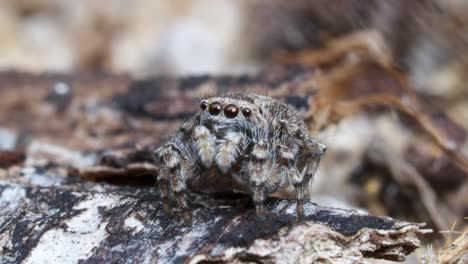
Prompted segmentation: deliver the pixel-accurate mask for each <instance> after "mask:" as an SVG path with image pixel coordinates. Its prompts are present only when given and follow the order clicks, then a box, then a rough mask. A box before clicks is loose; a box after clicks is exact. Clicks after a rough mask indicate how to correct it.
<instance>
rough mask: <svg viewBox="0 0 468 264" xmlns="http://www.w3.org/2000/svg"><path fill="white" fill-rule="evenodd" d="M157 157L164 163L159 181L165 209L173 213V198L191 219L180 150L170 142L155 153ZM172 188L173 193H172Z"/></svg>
mask: <svg viewBox="0 0 468 264" xmlns="http://www.w3.org/2000/svg"><path fill="white" fill-rule="evenodd" d="M155 156H156V159H157V160H158V161H159V163H160V164H161V165H162V166H160V169H159V171H158V176H157V181H158V184H159V186H160V190H161V197H162V200H163V206H164V211H165V212H166V213H167V214H168V215H171V214H172V211H173V210H172V209H173V208H172V207H171V204H170V202H171V199H172V198H173V199H174V202H176V203H177V205H178V206H179V207H180V208H181V209H182V211H183V212H184V217H185V218H186V220H190V213H189V210H188V209H189V206H188V201H187V186H186V182H185V176H184V175H183V173H184V170H183V161H182V159H181V157H180V151H179V150H178V149H177V147H176V146H175V145H174V144H173V143H168V144H167V145H165V146H164V147H162V148H160V149H158V150H157V151H156V153H155ZM171 190H172V193H171Z"/></svg>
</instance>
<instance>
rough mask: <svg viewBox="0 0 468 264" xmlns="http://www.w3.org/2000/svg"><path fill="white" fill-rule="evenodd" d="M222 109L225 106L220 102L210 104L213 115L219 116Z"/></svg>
mask: <svg viewBox="0 0 468 264" xmlns="http://www.w3.org/2000/svg"><path fill="white" fill-rule="evenodd" d="M222 108H223V106H222V105H221V103H220V102H213V103H211V104H210V108H209V109H208V111H209V112H210V114H211V115H219V113H221V109H222Z"/></svg>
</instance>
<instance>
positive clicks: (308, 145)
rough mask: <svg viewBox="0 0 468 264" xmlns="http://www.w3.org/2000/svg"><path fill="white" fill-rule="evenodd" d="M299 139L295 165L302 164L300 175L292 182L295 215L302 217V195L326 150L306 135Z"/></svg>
mask: <svg viewBox="0 0 468 264" xmlns="http://www.w3.org/2000/svg"><path fill="white" fill-rule="evenodd" d="M300 139H301V140H300V142H301V151H300V155H299V160H298V161H297V164H302V165H301V167H302V168H301V171H300V173H298V174H297V177H296V178H295V179H294V180H293V186H294V188H295V189H296V202H297V206H296V211H297V215H298V216H300V217H302V216H303V215H304V209H303V205H302V204H303V200H304V193H305V192H306V191H307V189H308V187H309V183H310V181H311V180H312V178H313V176H314V174H315V172H316V171H317V168H318V165H319V162H320V158H321V157H322V155H323V154H324V153H325V151H326V150H327V148H326V147H325V146H324V145H322V144H320V143H318V142H317V141H316V140H314V139H313V138H312V137H310V136H308V135H302V136H300Z"/></svg>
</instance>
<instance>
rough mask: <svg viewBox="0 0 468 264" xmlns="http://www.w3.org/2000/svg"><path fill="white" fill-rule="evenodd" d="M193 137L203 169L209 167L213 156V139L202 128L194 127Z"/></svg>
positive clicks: (206, 130)
mask: <svg viewBox="0 0 468 264" xmlns="http://www.w3.org/2000/svg"><path fill="white" fill-rule="evenodd" d="M194 137H195V144H196V147H197V149H198V157H199V159H200V162H201V164H202V165H203V167H205V168H209V167H211V165H212V164H213V158H214V156H215V146H216V145H215V137H214V136H213V135H211V133H210V131H209V130H208V128H206V127H204V126H197V127H195V130H194Z"/></svg>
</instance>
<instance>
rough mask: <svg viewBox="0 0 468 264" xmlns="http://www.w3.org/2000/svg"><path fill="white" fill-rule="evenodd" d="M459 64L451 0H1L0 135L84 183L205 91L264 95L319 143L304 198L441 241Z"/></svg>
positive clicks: (452, 216)
mask: <svg viewBox="0 0 468 264" xmlns="http://www.w3.org/2000/svg"><path fill="white" fill-rule="evenodd" d="M467 70H468V2H466V1H463V0H446V1H444V0H421V1H404V0H396V1H379V0H359V1H358V0H349V1H345V0H315V1H314V0H297V1H280V0H272V1H266V0H251V1H248V0H244V1H234V0H223V1H219V0H190V1H183V0H173V1H169V0H167V1H165V0H101V1H92V0H82V1H67V0H11V1H7V0H4V1H1V2H0V71H2V74H1V76H0V90H1V91H2V99H0V100H1V105H2V106H1V107H0V109H1V112H2V114H0V125H1V127H2V129H1V131H0V132H1V133H0V137H1V138H2V139H1V140H0V141H1V142H2V146H3V147H2V149H4V151H19V153H20V154H21V153H22V154H23V155H24V157H27V158H24V159H21V158H20V159H19V160H20V164H26V165H37V164H41V165H44V164H45V163H47V162H44V159H45V160H47V161H50V160H54V159H56V160H54V163H56V164H67V166H71V167H74V168H76V169H78V170H80V173H81V175H80V176H82V177H84V178H86V177H87V175H86V173H84V172H88V171H87V170H86V168H88V167H92V166H95V165H106V166H109V167H119V166H120V167H125V164H127V163H131V162H132V159H130V158H127V159H124V160H125V161H121V160H120V163H119V162H117V165H116V162H115V156H116V155H117V154H115V153H119V154H118V155H120V156H122V155H124V156H125V155H127V154H122V153H128V149H132V151H133V150H134V149H135V148H136V149H137V151H140V150H142V149H144V147H145V146H153V145H158V144H160V143H161V142H164V140H165V139H167V136H168V135H169V134H170V133H172V132H173V131H174V130H175V129H176V128H177V126H178V125H179V124H180V122H181V120H183V119H184V118H186V117H187V116H189V115H190V114H192V113H193V112H194V111H196V109H197V105H198V98H200V97H201V96H202V95H203V94H209V93H217V92H223V91H226V90H229V89H232V88H238V89H241V90H244V91H261V92H262V93H265V94H269V95H271V96H274V97H277V98H279V99H281V100H284V101H286V102H288V103H290V104H292V105H293V106H295V107H296V108H297V109H298V110H299V111H300V112H301V113H302V114H303V115H304V118H305V120H306V122H307V124H308V125H309V126H310V130H311V133H313V134H314V135H316V137H317V139H319V140H320V141H321V142H323V143H324V144H326V145H328V149H329V151H328V152H327V155H326V157H325V158H324V160H323V161H322V164H321V167H320V169H319V172H318V174H317V176H316V178H315V180H314V185H313V186H312V189H311V197H312V199H313V200H314V201H315V202H317V203H319V204H322V205H330V206H337V207H347V208H360V209H362V210H367V211H369V212H371V213H373V214H377V215H387V216H392V217H397V218H400V219H404V220H411V221H418V222H426V223H428V228H432V229H434V231H435V233H434V234H433V236H429V238H428V241H426V242H427V243H428V244H429V245H435V248H437V249H438V248H443V246H444V245H448V244H449V243H452V242H454V241H455V238H456V237H458V236H460V235H461V234H462V233H463V232H465V235H466V224H467V220H466V219H464V218H466V217H467V216H468V181H467V172H468V165H467V164H468V161H467V160H468V158H467V157H468V143H467V136H468V134H467V129H468V88H467V87H466V84H467V81H468V74H467ZM168 102H170V103H168ZM45 120H47V124H48V127H47V129H46V128H44V121H45ZM36 122H37V124H36ZM163 126H164V128H162V127H163ZM75 140H76V141H75ZM45 143H47V145H44V144H45ZM41 144H42V145H41ZM51 146H56V147H59V148H60V149H61V150H63V151H65V152H66V153H75V154H76V152H75V151H77V152H79V153H82V154H83V153H88V154H89V153H91V152H96V153H98V154H97V156H92V157H94V158H92V159H91V161H90V160H89V159H88V160H87V159H85V158H84V157H88V158H89V156H86V155H85V156H80V157H79V158H77V157H76V156H73V155H71V156H67V155H65V156H64V155H63V152H54V151H55V150H56V149H53V150H51ZM142 146H143V147H142ZM121 149H125V151H127V152H122V150H121ZM69 151H72V152H69ZM119 151H120V152H119ZM5 153H7V152H5ZM8 153H9V152H8ZM38 153H39V154H38ZM44 153H46V154H44ZM59 153H61V154H59ZM103 153H104V154H105V155H108V154H109V153H111V154H109V155H110V156H111V158H110V160H111V161H110V162H109V158H108V157H107V156H106V157H107V158H102V157H101V156H102V155H104V154H103ZM112 153H114V154H112ZM132 153H133V152H132ZM10 154H11V153H10ZM44 155H45V157H47V158H44ZM83 155H84V154H83ZM100 155H101V156H100ZM109 155H108V156H109ZM112 155H113V156H112ZM58 156H61V157H60V158H58ZM3 157H7V156H3ZM8 157H10V156H8ZM51 157H53V158H51ZM143 159H144V158H143ZM21 162H23V163H21ZM122 162H123V163H122ZM10 163H11V164H17V163H15V162H10ZM10 163H8V162H7V163H5V164H7V165H2V167H3V168H4V169H5V170H7V171H8V172H9V173H7V174H8V176H4V177H7V178H8V177H10V178H9V179H10V180H11V181H16V180H14V179H13V178H14V171H11V170H12V169H11V168H12V167H11V166H12V165H11V164H10ZM20 166H22V165H20ZM108 173H109V174H112V173H111V172H108ZM93 177H95V175H94V176H93ZM109 177H113V176H112V175H111V176H109ZM98 178H99V177H98ZM21 181H28V180H24V179H22V180H21ZM29 181H31V179H29ZM438 254H439V253H438V251H437V250H432V251H431V250H428V248H425V249H424V252H423V253H421V254H420V255H419V256H417V257H415V259H418V260H420V259H421V258H435V256H437V255H438ZM415 259H413V261H415Z"/></svg>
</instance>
